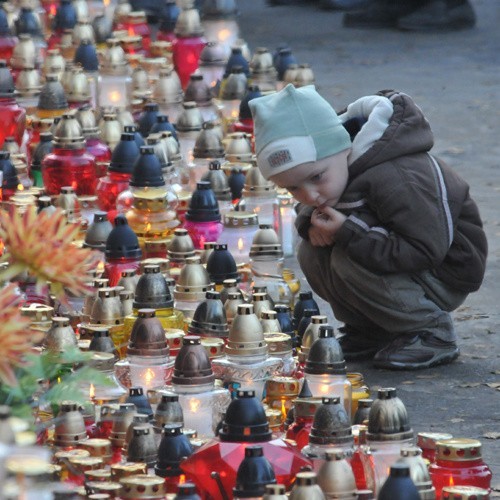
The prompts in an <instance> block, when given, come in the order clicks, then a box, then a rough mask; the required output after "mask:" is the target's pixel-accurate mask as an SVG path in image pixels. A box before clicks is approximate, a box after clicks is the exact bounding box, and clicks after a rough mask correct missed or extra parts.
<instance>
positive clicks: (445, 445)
mask: <svg viewBox="0 0 500 500" xmlns="http://www.w3.org/2000/svg"><path fill="white" fill-rule="evenodd" d="M429 474H430V476H431V480H432V484H433V485H434V488H436V498H441V491H442V489H443V488H444V487H445V486H476V487H477V488H484V489H486V490H490V488H491V477H492V473H491V470H490V468H489V467H488V465H486V464H485V463H484V462H483V459H482V458H481V442H480V441H478V440H476V439H446V440H443V441H438V442H437V443H436V462H435V463H433V464H431V465H430V467H429Z"/></svg>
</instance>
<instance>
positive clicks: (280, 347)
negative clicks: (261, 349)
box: [264, 332, 293, 356]
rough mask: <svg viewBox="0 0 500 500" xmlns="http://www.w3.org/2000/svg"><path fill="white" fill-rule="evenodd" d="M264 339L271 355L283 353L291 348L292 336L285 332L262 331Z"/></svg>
mask: <svg viewBox="0 0 500 500" xmlns="http://www.w3.org/2000/svg"><path fill="white" fill-rule="evenodd" d="M264 339H265V341H266V342H267V346H268V348H269V354H270V355H271V356H278V355H284V354H286V353H289V352H291V351H292V350H293V342H292V337H290V335H288V334H287V333H278V332H270V333H266V332H264Z"/></svg>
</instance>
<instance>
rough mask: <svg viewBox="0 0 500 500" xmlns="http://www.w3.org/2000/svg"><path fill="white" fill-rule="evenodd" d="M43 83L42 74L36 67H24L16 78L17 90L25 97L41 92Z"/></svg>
mask: <svg viewBox="0 0 500 500" xmlns="http://www.w3.org/2000/svg"><path fill="white" fill-rule="evenodd" d="M41 88H42V84H41V81H40V74H39V73H38V71H37V70H36V69H34V68H24V69H23V70H22V71H20V72H19V76H18V77H17V80H16V90H17V91H18V93H19V95H21V96H23V97H30V96H36V95H38V94H39V93H40V90H41Z"/></svg>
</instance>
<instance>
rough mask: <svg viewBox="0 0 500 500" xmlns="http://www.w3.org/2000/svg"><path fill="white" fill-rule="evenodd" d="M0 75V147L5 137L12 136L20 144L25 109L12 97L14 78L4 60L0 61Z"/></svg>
mask: <svg viewBox="0 0 500 500" xmlns="http://www.w3.org/2000/svg"><path fill="white" fill-rule="evenodd" d="M0 75H1V78H2V84H1V86H0V120H1V123H2V126H1V127H0V147H1V146H3V143H4V142H5V138H6V137H14V139H15V140H16V142H17V144H18V145H19V146H21V143H22V140H23V135H24V131H25V129H26V110H25V109H24V108H22V107H21V106H19V104H18V103H17V101H16V100H15V99H14V80H13V78H12V74H11V72H10V70H9V68H7V65H6V63H5V61H0Z"/></svg>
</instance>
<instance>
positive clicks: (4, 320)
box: [0, 283, 32, 386]
mask: <svg viewBox="0 0 500 500" xmlns="http://www.w3.org/2000/svg"><path fill="white" fill-rule="evenodd" d="M19 302H20V297H19V295H18V294H17V293H16V285H15V284H14V283H11V284H9V285H8V286H6V287H5V288H2V289H1V290H0V379H1V380H2V381H3V382H5V383H6V384H8V385H11V386H15V385H17V380H16V376H15V374H14V367H15V366H19V365H21V364H22V362H23V358H24V355H25V354H27V353H28V352H29V351H30V349H31V347H32V344H31V341H30V339H31V336H32V332H30V330H29V328H28V325H29V323H30V319H29V318H28V317H25V316H22V315H21V312H20V310H19Z"/></svg>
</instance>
